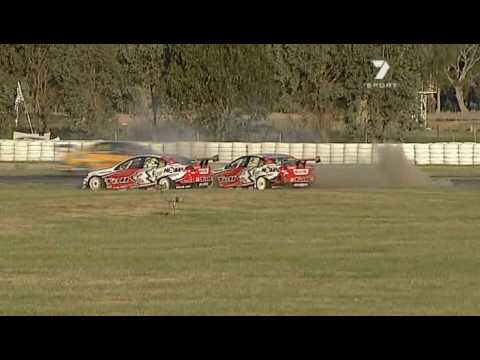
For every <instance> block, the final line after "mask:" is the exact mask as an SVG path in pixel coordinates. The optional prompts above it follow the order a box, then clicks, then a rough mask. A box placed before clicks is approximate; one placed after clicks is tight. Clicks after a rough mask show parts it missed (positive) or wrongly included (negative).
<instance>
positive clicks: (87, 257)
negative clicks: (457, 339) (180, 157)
mask: <svg viewBox="0 0 480 360" xmlns="http://www.w3.org/2000/svg"><path fill="white" fill-rule="evenodd" d="M175 196H181V197H183V199H184V202H183V203H180V205H179V206H180V209H179V211H178V213H177V214H176V215H175V216H173V215H171V214H170V215H165V213H166V212H168V211H169V205H168V203H167V200H168V199H171V198H173V197H175ZM479 196H480V189H479V190H476V189H462V188H452V187H448V188H440V187H439V188H424V189H378V190H376V189H299V190H297V191H296V190H283V189H282V190H272V191H266V192H256V191H252V190H196V191H195V190H186V191H175V192H170V193H165V194H162V193H160V192H156V191H129V192H103V193H91V192H88V191H80V190H78V189H72V188H68V187H61V186H57V187H55V186H48V185H25V184H24V185H18V186H15V185H0V224H1V232H0V314H2V315H6V314H13V315H14V314H54V315H56V314H82V315H83V314H86V315H97V314H131V315H144V314H155V315H171V314H173V315H252V314H256V315H283V314H286V315H296V314H301V315H310V314H312V315H315V314H328V315H338V314H346V315H357V314H418V315H423V314H479V313H480V289H479V287H478V278H479V277H480V257H479V254H480V241H479V238H480V222H479V221H478V220H479V213H480V203H479V201H478V199H479Z"/></svg>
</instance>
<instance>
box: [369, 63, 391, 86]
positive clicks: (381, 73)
mask: <svg viewBox="0 0 480 360" xmlns="http://www.w3.org/2000/svg"><path fill="white" fill-rule="evenodd" d="M371 62H372V64H373V66H374V67H375V68H377V69H378V72H377V74H376V75H375V81H374V82H368V83H365V86H366V88H367V89H372V88H376V89H389V88H393V89H395V88H396V87H397V86H398V83H396V82H383V81H382V80H383V79H384V78H385V76H386V75H387V73H388V71H389V70H390V65H389V64H388V63H387V62H386V61H385V60H371Z"/></svg>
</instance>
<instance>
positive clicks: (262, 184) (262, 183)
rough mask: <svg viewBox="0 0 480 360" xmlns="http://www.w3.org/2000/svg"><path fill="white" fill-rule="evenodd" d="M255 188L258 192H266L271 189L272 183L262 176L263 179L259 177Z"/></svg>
mask: <svg viewBox="0 0 480 360" xmlns="http://www.w3.org/2000/svg"><path fill="white" fill-rule="evenodd" d="M255 187H256V188H257V189H258V190H266V189H268V188H269V187H270V182H269V181H268V180H267V179H266V178H264V177H263V176H262V177H259V178H258V179H257V181H256V182H255Z"/></svg>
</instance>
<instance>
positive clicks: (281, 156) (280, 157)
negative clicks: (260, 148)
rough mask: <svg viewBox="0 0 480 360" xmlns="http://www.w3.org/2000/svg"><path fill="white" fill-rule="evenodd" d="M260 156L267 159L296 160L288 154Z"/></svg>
mask: <svg viewBox="0 0 480 360" xmlns="http://www.w3.org/2000/svg"><path fill="white" fill-rule="evenodd" d="M258 156H260V157H263V158H265V159H294V157H293V156H291V155H288V154H260V155H258Z"/></svg>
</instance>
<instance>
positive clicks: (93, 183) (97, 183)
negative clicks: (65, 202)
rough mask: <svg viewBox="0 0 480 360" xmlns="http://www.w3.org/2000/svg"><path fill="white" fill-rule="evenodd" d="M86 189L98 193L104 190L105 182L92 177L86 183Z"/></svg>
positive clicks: (99, 178)
mask: <svg viewBox="0 0 480 360" xmlns="http://www.w3.org/2000/svg"><path fill="white" fill-rule="evenodd" d="M88 187H89V188H90V189H91V190H92V191H99V190H102V189H104V188H105V182H104V181H103V179H102V178H101V177H99V176H94V177H92V178H91V179H90V180H89V181H88Z"/></svg>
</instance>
